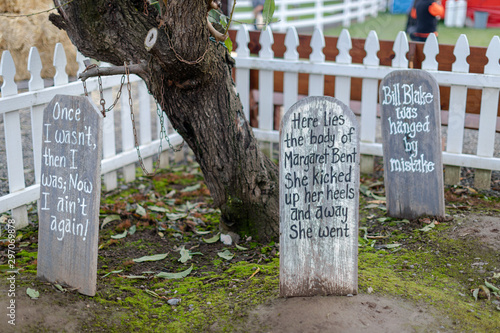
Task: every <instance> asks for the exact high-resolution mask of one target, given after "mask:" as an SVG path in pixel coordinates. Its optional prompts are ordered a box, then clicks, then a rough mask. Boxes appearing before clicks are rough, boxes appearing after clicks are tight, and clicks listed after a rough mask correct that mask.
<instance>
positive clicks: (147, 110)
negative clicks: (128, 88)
mask: <svg viewBox="0 0 500 333" xmlns="http://www.w3.org/2000/svg"><path fill="white" fill-rule="evenodd" d="M137 90H138V93H139V105H138V106H139V108H138V109H137V110H139V121H140V124H141V126H140V129H141V132H140V143H141V145H147V144H149V143H151V141H152V140H153V137H152V135H151V134H152V129H151V96H150V95H149V92H148V87H147V86H146V83H144V81H139V82H138V83H137ZM134 107H135V106H134ZM144 166H145V167H146V169H147V170H148V171H150V172H151V171H152V169H153V159H152V158H151V157H148V158H145V159H144Z"/></svg>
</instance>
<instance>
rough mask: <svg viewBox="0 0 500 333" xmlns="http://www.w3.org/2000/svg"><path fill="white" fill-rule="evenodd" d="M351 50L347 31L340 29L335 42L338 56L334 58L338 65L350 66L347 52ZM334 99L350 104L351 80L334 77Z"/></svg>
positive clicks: (345, 77)
mask: <svg viewBox="0 0 500 333" xmlns="http://www.w3.org/2000/svg"><path fill="white" fill-rule="evenodd" d="M351 49H352V40H351V35H350V34H349V30H347V29H342V31H341V32H340V36H339V39H338V40H337V50H339V54H338V55H337V57H336V58H335V62H336V63H338V64H345V65H348V64H351V63H352V57H351V55H350V54H349V51H350V50H351ZM335 98H337V99H338V100H339V101H341V102H343V103H344V104H345V105H349V104H350V102H351V78H350V77H348V76H338V75H337V76H335Z"/></svg>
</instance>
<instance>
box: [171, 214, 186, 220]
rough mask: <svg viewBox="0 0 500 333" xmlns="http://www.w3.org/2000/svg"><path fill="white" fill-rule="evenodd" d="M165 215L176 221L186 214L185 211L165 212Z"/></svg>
mask: <svg viewBox="0 0 500 333" xmlns="http://www.w3.org/2000/svg"><path fill="white" fill-rule="evenodd" d="M166 215H167V218H168V219H169V220H170V221H177V220H180V219H182V218H184V217H186V216H187V214H186V213H167V214H166Z"/></svg>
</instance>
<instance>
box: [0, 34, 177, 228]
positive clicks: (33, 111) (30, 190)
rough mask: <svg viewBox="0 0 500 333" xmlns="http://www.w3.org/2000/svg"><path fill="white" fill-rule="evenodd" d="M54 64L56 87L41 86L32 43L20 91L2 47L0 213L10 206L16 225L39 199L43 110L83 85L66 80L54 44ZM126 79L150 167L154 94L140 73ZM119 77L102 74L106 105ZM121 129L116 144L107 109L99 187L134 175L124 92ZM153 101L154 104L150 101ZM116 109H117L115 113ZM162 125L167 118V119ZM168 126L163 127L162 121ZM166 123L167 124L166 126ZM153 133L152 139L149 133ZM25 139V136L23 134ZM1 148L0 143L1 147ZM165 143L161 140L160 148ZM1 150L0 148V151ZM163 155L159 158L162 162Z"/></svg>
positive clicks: (92, 82)
mask: <svg viewBox="0 0 500 333" xmlns="http://www.w3.org/2000/svg"><path fill="white" fill-rule="evenodd" d="M83 60H84V58H83V57H82V56H81V55H78V56H77V62H78V63H79V65H80V70H79V72H81V71H83V69H84V67H85V66H84V65H83ZM53 63H54V66H55V68H56V74H55V76H54V85H53V86H50V87H44V81H43V79H42V78H41V76H40V71H41V69H42V64H41V60H40V56H39V53H38V50H37V49H36V48H35V47H32V48H31V50H30V54H29V58H28V70H29V71H30V73H31V79H30V81H29V83H28V91H25V92H19V91H18V87H17V84H16V83H15V82H14V76H15V73H16V68H15V66H14V61H13V59H12V56H11V55H10V52H9V51H4V52H3V54H2V58H1V63H0V75H1V76H2V78H3V85H2V87H1V98H0V115H1V116H3V128H4V134H5V154H6V165H7V180H8V184H9V192H10V193H9V194H6V195H3V196H1V197H0V213H3V212H6V211H9V210H11V211H12V212H11V213H12V216H13V217H14V219H15V220H16V224H17V226H18V227H23V226H25V225H26V224H27V223H28V214H27V208H26V205H27V204H29V203H31V202H33V201H36V200H38V199H39V197H40V185H39V183H40V172H41V148H42V147H41V141H42V118H43V110H44V108H45V106H46V104H48V103H49V102H50V100H52V98H53V97H54V96H55V95H56V94H66V95H83V94H84V90H83V85H82V83H81V82H80V81H75V82H69V78H68V75H67V74H66V72H65V67H66V64H67V59H66V54H65V52H64V49H63V47H62V45H61V44H57V45H56V47H55V50H54V62H53ZM130 81H131V82H135V83H134V85H136V90H137V92H136V96H135V98H134V99H135V100H136V101H137V104H138V107H137V108H136V109H137V110H139V109H140V112H139V114H138V115H137V117H136V119H138V123H139V125H140V127H139V134H140V136H139V144H140V150H141V156H142V157H143V158H144V159H145V160H144V162H145V165H146V167H148V168H149V169H151V168H152V164H153V161H152V156H154V155H156V154H157V153H158V150H159V147H160V139H159V137H160V136H159V134H158V133H159V131H160V130H161V128H160V121H158V120H156V121H154V120H153V119H152V114H154V108H152V107H151V105H152V104H151V103H154V100H153V98H152V97H151V96H150V95H149V93H148V91H147V88H146V85H145V84H144V82H143V81H141V80H140V78H139V77H137V76H135V75H131V76H130ZM120 82H121V80H120V77H117V76H114V77H103V78H102V88H103V96H104V99H105V100H106V102H107V104H108V105H110V104H111V102H112V101H113V100H114V99H115V96H114V93H113V87H117V86H119V85H120ZM86 84H87V90H88V91H89V93H92V92H97V91H98V90H99V85H98V80H97V78H90V79H88V80H87V81H86ZM120 104H121V105H120V106H121V107H120V112H119V117H120V126H119V127H120V129H121V142H120V143H118V142H116V132H117V128H116V127H117V125H115V119H114V118H115V113H114V112H109V113H107V116H106V117H105V118H104V122H103V159H102V162H101V173H102V174H103V185H104V186H105V187H106V189H107V190H112V189H114V188H116V187H117V177H118V176H117V171H118V170H120V169H121V170H122V173H123V177H124V179H125V181H132V180H133V179H134V178H135V163H136V162H137V152H136V148H135V146H134V139H133V138H134V135H133V129H132V125H131V121H130V107H129V105H128V96H126V94H125V93H124V94H123V95H122V97H121V102H120ZM153 105H154V104H153ZM27 110H29V112H30V114H29V118H30V121H31V138H32V143H31V146H32V155H33V164H34V166H33V167H34V170H33V171H32V172H34V184H33V185H30V186H26V179H25V172H26V171H27V170H26V168H27V167H28V166H27V165H26V163H25V161H24V156H26V153H27V152H24V154H23V145H22V143H23V136H26V134H22V130H21V114H22V113H23V112H25V113H26V112H27ZM115 112H116V111H115ZM155 122H156V125H157V128H156V131H155V130H153V129H152V124H153V123H155ZM165 123H166V121H165ZM166 126H167V125H166ZM167 127H168V126H167ZM155 132H156V135H155V136H156V138H155V139H153V134H154V133H155ZM168 139H169V141H170V143H171V144H172V145H174V146H175V145H178V144H180V143H181V142H182V138H181V137H180V136H179V135H178V134H177V133H170V134H168ZM24 140H26V138H24ZM0 144H1V143H0ZM118 145H119V146H121V151H120V152H117V146H118ZM0 148H3V147H0ZM168 148H169V146H168V145H167V144H164V145H163V146H162V149H163V150H167V149H168ZM1 150H3V149H0V151H1ZM165 158H166V156H165V155H164V156H163V160H165Z"/></svg>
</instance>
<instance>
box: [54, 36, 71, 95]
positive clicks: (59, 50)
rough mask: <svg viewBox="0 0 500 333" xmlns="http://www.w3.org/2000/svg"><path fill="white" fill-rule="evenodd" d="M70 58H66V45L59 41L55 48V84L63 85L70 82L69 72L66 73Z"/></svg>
mask: <svg viewBox="0 0 500 333" xmlns="http://www.w3.org/2000/svg"><path fill="white" fill-rule="evenodd" d="M67 63H68V59H67V58H66V52H64V47H63V45H62V44H61V43H57V44H56V47H55V49H54V61H53V65H54V67H55V68H56V74H55V75H54V86H62V85H63V84H67V83H68V74H67V73H66V65H67Z"/></svg>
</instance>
